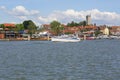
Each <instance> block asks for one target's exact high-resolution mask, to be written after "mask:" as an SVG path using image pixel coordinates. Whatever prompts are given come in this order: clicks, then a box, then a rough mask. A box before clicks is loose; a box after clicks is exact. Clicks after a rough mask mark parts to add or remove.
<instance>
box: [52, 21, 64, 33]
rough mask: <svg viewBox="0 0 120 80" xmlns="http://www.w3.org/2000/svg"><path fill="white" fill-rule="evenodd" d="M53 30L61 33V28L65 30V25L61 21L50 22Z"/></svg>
mask: <svg viewBox="0 0 120 80" xmlns="http://www.w3.org/2000/svg"><path fill="white" fill-rule="evenodd" d="M50 26H51V30H52V31H54V32H55V34H56V35H59V34H60V33H61V30H63V29H64V28H63V26H61V23H60V22H58V21H52V22H51V23H50Z"/></svg>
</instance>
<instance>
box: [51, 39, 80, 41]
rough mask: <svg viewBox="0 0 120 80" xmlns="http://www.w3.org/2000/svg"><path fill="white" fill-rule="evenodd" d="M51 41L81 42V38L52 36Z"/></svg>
mask: <svg viewBox="0 0 120 80" xmlns="http://www.w3.org/2000/svg"><path fill="white" fill-rule="evenodd" d="M51 41H54V42H79V41H80V39H79V38H77V39H71V38H70V39H69V38H66V39H63V38H51Z"/></svg>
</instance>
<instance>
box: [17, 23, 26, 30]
mask: <svg viewBox="0 0 120 80" xmlns="http://www.w3.org/2000/svg"><path fill="white" fill-rule="evenodd" d="M20 30H24V26H23V24H16V31H20Z"/></svg>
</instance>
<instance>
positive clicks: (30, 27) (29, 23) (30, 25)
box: [23, 20, 37, 34]
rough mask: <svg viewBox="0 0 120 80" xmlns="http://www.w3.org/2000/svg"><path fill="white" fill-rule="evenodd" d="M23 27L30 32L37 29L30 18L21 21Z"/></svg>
mask: <svg viewBox="0 0 120 80" xmlns="http://www.w3.org/2000/svg"><path fill="white" fill-rule="evenodd" d="M23 26H24V29H27V30H29V33H30V34H33V33H34V32H35V31H36V30H37V26H36V25H35V24H34V22H33V21H32V20H27V21H24V22H23Z"/></svg>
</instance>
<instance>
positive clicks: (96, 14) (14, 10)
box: [0, 0, 120, 25]
mask: <svg viewBox="0 0 120 80" xmlns="http://www.w3.org/2000/svg"><path fill="white" fill-rule="evenodd" d="M119 3H120V1H119V0H116V1H113V0H109V1H108V0H0V23H11V22H14V23H21V22H22V21H24V20H29V19H31V20H33V21H34V22H35V23H36V24H37V25H39V24H45V23H50V22H51V21H53V20H58V21H60V22H61V23H68V22H71V21H76V22H80V21H82V20H85V16H86V15H88V14H91V17H92V23H97V24H98V25H102V24H107V25H120V10H119V9H120V6H119Z"/></svg>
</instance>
